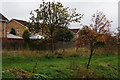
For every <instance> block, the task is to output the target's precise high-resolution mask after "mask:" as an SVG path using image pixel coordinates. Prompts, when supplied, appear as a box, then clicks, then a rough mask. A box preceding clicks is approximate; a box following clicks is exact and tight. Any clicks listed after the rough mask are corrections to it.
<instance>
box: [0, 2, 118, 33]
mask: <svg viewBox="0 0 120 80" xmlns="http://www.w3.org/2000/svg"><path fill="white" fill-rule="evenodd" d="M41 1H42V0H41ZM41 1H40V0H2V1H0V5H1V6H0V13H2V14H3V15H4V16H6V17H7V18H8V19H9V20H10V19H12V18H15V19H20V20H26V21H28V20H29V18H30V15H29V13H30V11H32V10H35V9H37V8H38V7H39V4H40V3H41ZM45 1H46V0H45ZM47 1H49V0H47ZM55 1H59V2H62V3H63V5H64V6H65V7H70V8H76V9H77V12H78V13H82V14H84V17H83V19H82V20H81V24H83V25H89V24H90V23H91V17H92V15H93V14H94V13H96V12H97V10H98V11H102V12H103V13H104V14H105V15H106V16H107V18H108V19H109V20H112V21H113V23H112V28H111V30H112V31H115V30H116V28H117V27H118V1H119V0H66V1H65V0H55ZM70 28H81V26H80V24H77V23H76V24H71V25H70Z"/></svg>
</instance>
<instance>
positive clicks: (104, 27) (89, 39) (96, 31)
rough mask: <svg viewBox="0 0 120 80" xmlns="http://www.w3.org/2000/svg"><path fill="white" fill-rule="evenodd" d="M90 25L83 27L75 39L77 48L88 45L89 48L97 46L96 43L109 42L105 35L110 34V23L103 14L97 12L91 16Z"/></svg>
mask: <svg viewBox="0 0 120 80" xmlns="http://www.w3.org/2000/svg"><path fill="white" fill-rule="evenodd" d="M92 22H93V23H92V24H90V25H89V26H87V25H86V26H83V28H82V29H81V30H80V32H79V37H78V38H77V39H76V44H77V46H78V47H80V46H83V45H86V44H88V45H90V46H91V47H95V46H99V44H98V45H97V43H98V42H106V41H107V40H109V39H108V38H109V37H107V34H110V27H111V22H112V21H109V20H107V18H106V15H104V14H103V12H97V13H96V14H94V15H93V16H92Z"/></svg>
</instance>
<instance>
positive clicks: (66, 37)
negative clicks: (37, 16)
mask: <svg viewBox="0 0 120 80" xmlns="http://www.w3.org/2000/svg"><path fill="white" fill-rule="evenodd" d="M73 37H74V35H73V33H72V32H71V31H70V30H69V29H58V30H57V31H56V32H55V35H54V39H55V40H58V41H71V39H73Z"/></svg>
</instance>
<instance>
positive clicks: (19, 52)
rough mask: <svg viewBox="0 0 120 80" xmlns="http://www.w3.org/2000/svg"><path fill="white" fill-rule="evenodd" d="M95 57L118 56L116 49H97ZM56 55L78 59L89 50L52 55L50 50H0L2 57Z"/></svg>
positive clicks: (74, 49) (70, 49) (71, 50)
mask: <svg viewBox="0 0 120 80" xmlns="http://www.w3.org/2000/svg"><path fill="white" fill-rule="evenodd" d="M94 53H95V55H98V56H99V55H103V54H118V49H117V48H116V49H108V50H107V49H104V48H99V49H96V50H95V51H94ZM56 54H62V56H63V57H79V56H89V54H90V50H89V49H88V48H85V47H84V48H79V49H78V50H77V51H76V48H69V49H59V50H55V51H54V53H52V52H51V51H50V50H47V51H32V50H29V49H26V50H16V51H15V50H10V51H8V50H5V49H4V50H2V56H3V57H9V56H12V57H31V58H32V57H33V58H35V57H45V56H46V55H48V56H54V55H56Z"/></svg>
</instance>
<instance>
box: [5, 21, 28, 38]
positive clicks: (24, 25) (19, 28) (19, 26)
mask: <svg viewBox="0 0 120 80" xmlns="http://www.w3.org/2000/svg"><path fill="white" fill-rule="evenodd" d="M11 28H14V29H15V31H16V36H19V37H22V35H23V32H24V31H25V30H26V29H28V22H26V21H23V20H17V19H12V20H10V21H9V22H8V23H7V32H10V31H11Z"/></svg>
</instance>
